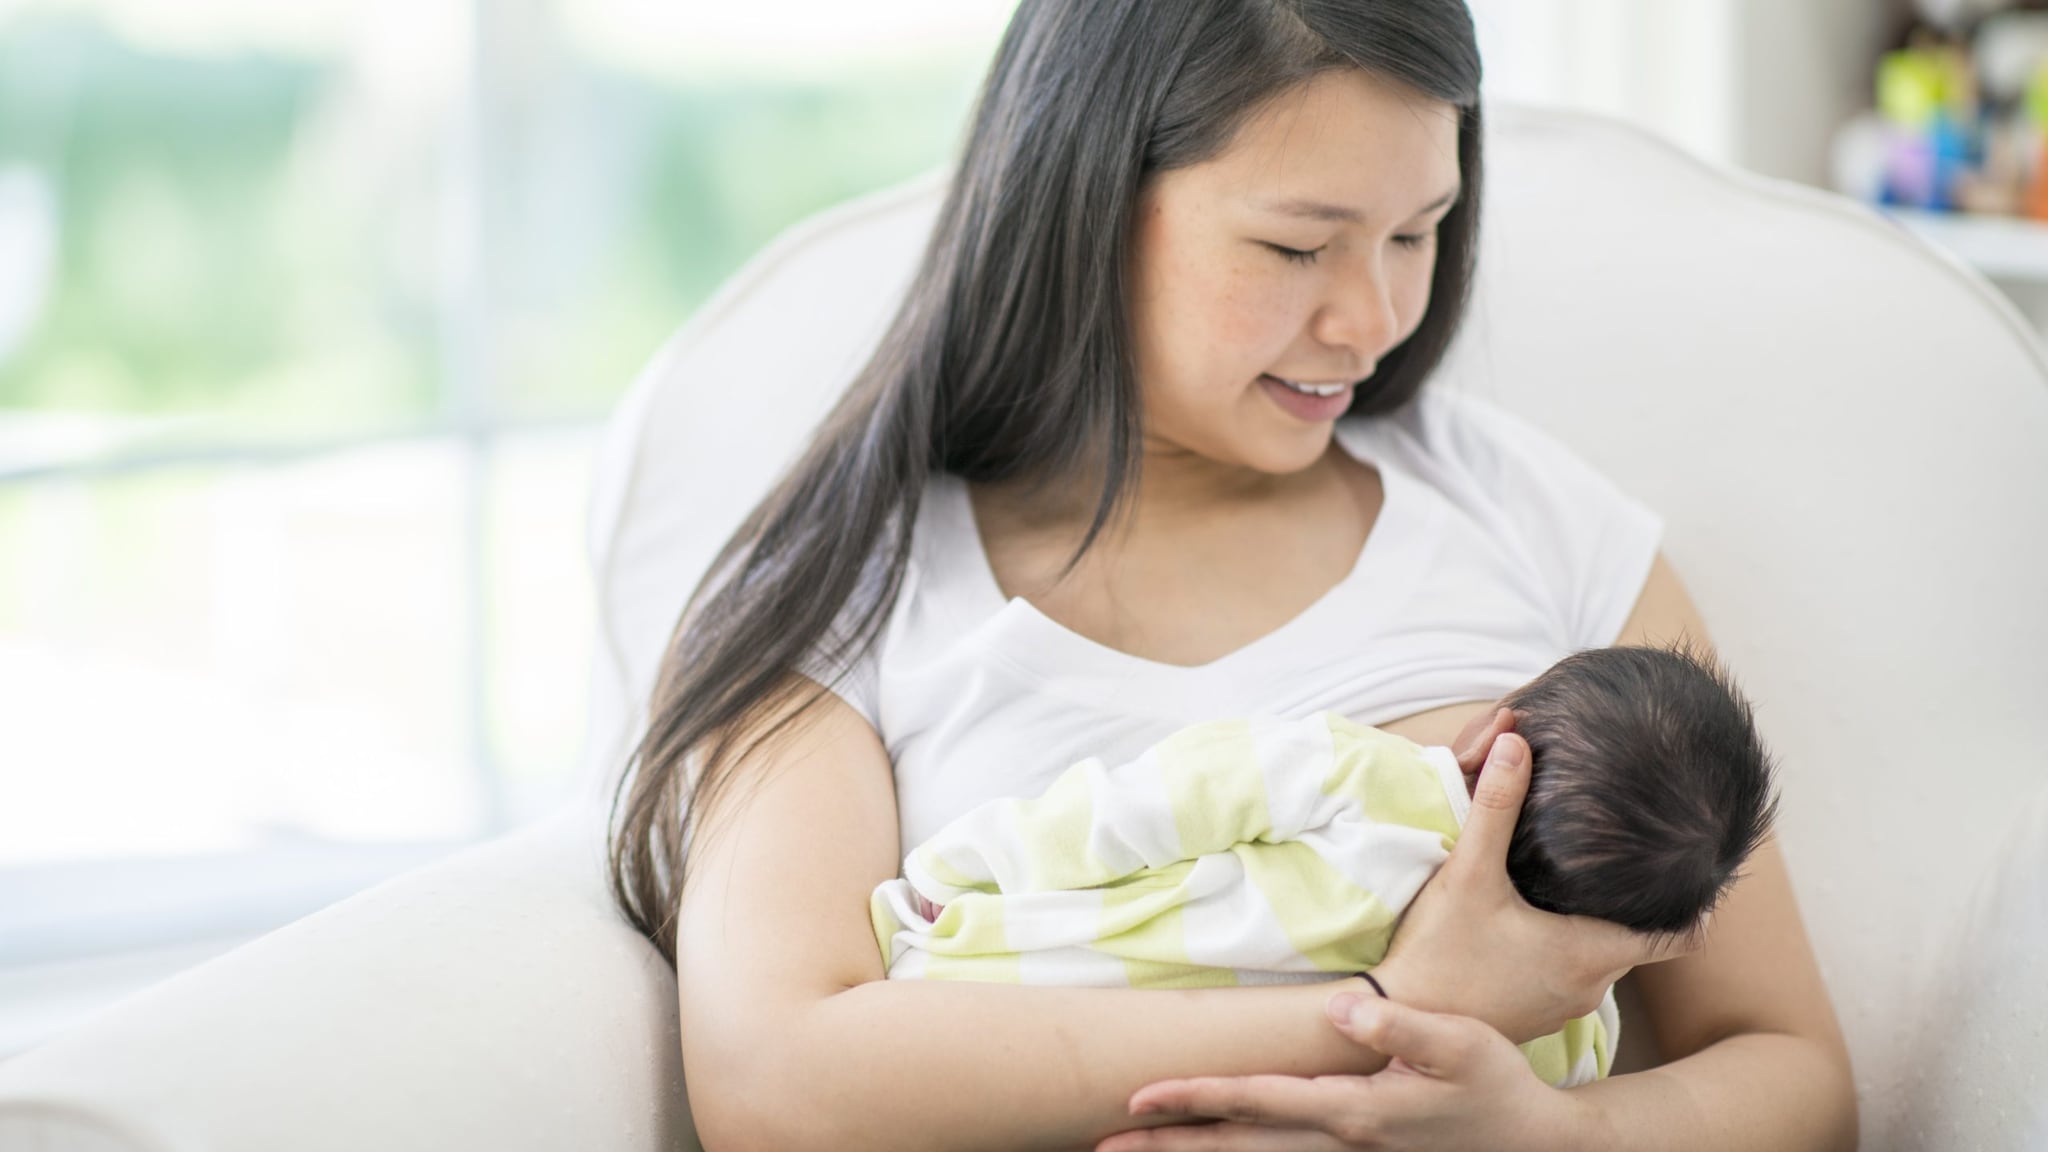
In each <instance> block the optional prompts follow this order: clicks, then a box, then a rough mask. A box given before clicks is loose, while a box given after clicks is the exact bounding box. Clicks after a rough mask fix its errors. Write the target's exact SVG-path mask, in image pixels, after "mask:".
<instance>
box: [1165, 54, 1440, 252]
mask: <svg viewBox="0 0 2048 1152" xmlns="http://www.w3.org/2000/svg"><path fill="white" fill-rule="evenodd" d="M1458 121H1459V117H1458V109H1457V108H1456V107H1455V106H1454V105H1451V104H1448V103H1444V102H1442V101H1437V100H1431V99H1429V98H1427V97H1424V96H1421V95H1419V94H1417V93H1415V92H1413V91H1412V90H1410V89H1407V88H1404V87H1401V86H1399V85H1396V84H1394V83H1392V82H1390V81H1386V80H1383V79H1380V78H1378V77H1375V76H1373V75H1371V74H1369V73H1366V72H1363V71H1359V70H1356V69H1346V70H1342V71H1336V72H1327V73H1323V74H1322V75H1319V76H1317V77H1315V78H1313V79H1311V80H1308V81H1306V82H1304V83H1302V84H1299V85H1297V86H1295V87H1294V88H1291V89H1289V90H1288V91H1286V92H1284V93H1282V94H1280V95H1279V96H1277V97H1275V98H1274V99H1272V100H1271V101H1269V102H1267V104H1266V105H1265V106H1264V107H1262V108H1261V109H1259V110H1258V111H1257V112H1255V113H1254V114H1253V115H1251V116H1250V117H1248V118H1247V119H1246V121H1245V123H1244V124H1243V126H1242V127H1240V128H1239V130H1238V132H1237V134H1236V136H1235V137H1233V138H1232V140H1231V142H1230V145H1229V146H1228V147H1226V148H1225V149H1224V150H1223V151H1222V152H1221V153H1219V154H1218V155H1216V156H1214V157H1212V158H1211V159H1210V160H1208V161H1206V162H1204V163H1202V164H1197V165H1194V166H1192V167H1190V168H1187V169H1182V170H1181V174H1185V176H1186V177H1188V178H1189V180H1188V183H1191V184H1197V185H1201V186H1205V191H1206V192H1207V193H1208V196H1210V197H1220V198H1222V199H1226V200H1229V201H1231V202H1234V203H1236V204H1239V205H1242V206H1245V207H1249V208H1252V209H1254V210H1257V211H1273V212H1277V213H1279V214H1293V215H1306V216H1311V217H1319V218H1344V217H1346V216H1355V217H1358V218H1361V219H1362V220H1364V221H1365V222H1372V221H1375V220H1379V221H1381V222H1388V223H1391V222H1398V221H1400V220H1405V219H1407V218H1409V217H1411V216H1413V215H1416V214H1418V213H1421V212H1423V211H1426V210H1428V209H1429V208H1430V207H1432V206H1433V205H1434V203H1435V202H1436V201H1438V200H1439V199H1441V197H1443V196H1444V195H1445V194H1447V193H1454V192H1455V191H1456V190H1457V187H1458ZM1205 198H1208V197H1205Z"/></svg>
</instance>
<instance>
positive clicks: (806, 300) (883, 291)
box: [0, 109, 2048, 1152]
mask: <svg viewBox="0 0 2048 1152" xmlns="http://www.w3.org/2000/svg"><path fill="white" fill-rule="evenodd" d="M1491 133H1492V139H1491V144H1490V151H1489V162H1490V165H1491V171H1490V172H1489V174H1488V186H1487V206H1486V214H1487V221H1486V229H1487V240H1486V247H1485V251H1484V255H1483V271H1482V274H1481V277H1480V281H1479V287H1478V295H1477V301H1476V306H1475V310H1474V314H1473V318H1472V323H1471V324H1470V326H1469V328H1468V329H1467V330H1466V332H1465V333H1464V335H1463V337H1462V339H1461V342H1460V344H1459V346H1458V348H1457V349H1456V351H1455V353H1454V355H1453V357H1452V359H1451V361H1450V362H1449V364H1447V366H1446V368H1445V371H1444V372H1443V375H1442V378H1441V379H1440V380H1439V381H1437V382H1435V383H1434V384H1433V385H1432V386H1434V387H1447V388H1464V389H1471V390H1473V391H1475V392H1478V393H1481V394H1484V395H1487V396H1490V397H1492V398H1495V399H1497V400H1498V401H1499V402H1501V403H1503V404H1505V405H1507V406H1508V407H1510V408H1512V409H1515V410H1517V411H1519V412H1520V413H1522V414H1523V415H1525V416H1527V417H1528V418H1530V419H1532V420H1533V421H1535V422H1536V423H1537V424H1539V425H1541V426H1543V427H1545V428H1547V429H1549V430H1550V431H1551V432H1553V433H1554V434H1556V435H1557V436H1559V437H1561V438H1562V439H1563V440H1564V441H1566V442H1567V443H1569V444H1571V445H1573V446H1574V447H1575V448H1577V449H1578V450H1579V451H1580V452H1581V453H1583V454H1584V455H1585V456H1586V457H1587V458H1588V459H1589V460H1590V461H1591V462H1592V463H1594V464H1595V465H1597V466H1598V467H1599V468H1601V469H1602V470H1604V471H1605V472H1606V473H1607V474H1609V475H1610V476H1612V477H1614V478H1615V479H1616V480H1617V481H1619V482H1620V483H1621V484H1622V485H1623V486H1625V487H1626V488H1628V489H1630V490H1631V491H1633V492H1634V493H1636V494H1637V495H1638V496H1640V497H1641V498H1642V499H1644V500H1645V501H1647V502H1648V503H1649V504H1651V505H1652V506H1654V507H1656V508H1658V509H1659V510H1660V511H1661V512H1662V513H1663V514H1664V515H1665V517H1666V519H1667V522H1668V525H1669V537H1668V540H1667V550H1668V552H1669V554H1670V555H1671V556H1672V557H1673V559H1674V560H1675V562H1676V563H1677V565H1678V567H1679V568H1680V570H1681V571H1682V572H1683V573H1684V574H1685V576H1686V577H1687V579H1688V581H1689V583H1690V585H1691V588H1692V591H1693V593H1694V595H1695V597H1696V598H1697V600H1698V602H1699V604H1700V606H1701V608H1702V609H1703V610H1704V612H1705V614H1706V617H1707V619H1708V621H1709V622H1710V623H1711V625H1712V626H1713V628H1714V631H1715V633H1716V635H1717V637H1718V639H1719V641H1720V643H1721V646H1722V648H1723V650H1724V652H1725V654H1726V655H1727V656H1728V657H1729V658H1730V660H1731V661H1732V663H1733V665H1734V667H1735V668H1736V669H1737V670H1738V672H1739V673H1740V674H1741V676H1742V678H1743V680H1744V682H1745V684H1746V685H1747V686H1748V688H1749V690H1750V691H1751V693H1752V694H1753V695H1754V697H1755V698H1756V700H1757V703H1758V707H1759V712H1760V716H1761V720H1762V724H1763V726H1764V728H1765V731H1766V733H1767V735H1768V736H1769V738H1770V740H1771V742H1772V743H1773V745H1774V746H1775V747H1776V749H1777V750H1778V752H1779V753H1780V756H1781V758H1782V760H1783V762H1784V766H1785V801H1784V818H1783V826H1782V828H1783V839H1784V843H1785V850H1786V853H1787V855H1788V857H1789V859H1790V861H1791V865H1792V868H1793V870H1794V875H1795V879H1796V881H1797V884H1798V888H1799V895H1800V898H1801V901H1802V905H1803V909H1804V912H1805V916H1806V920H1807V924H1808V926H1809V927H1810V929H1811V932H1812V935H1813V937H1814V943H1815V947H1816V949H1817V950H1818V952H1819V955H1820V960H1821V963H1822V965H1823V967H1824V968H1825V970H1826V973H1827V977H1828V980H1829V983H1830V986H1831V988H1832V991H1833V995H1834V998H1835V1002H1836V1006H1837V1008H1838V1010H1839V1012H1840V1013H1841V1017H1842V1020H1843V1023H1844V1026H1845V1027H1846V1028H1847V1030H1848V1035H1849V1040H1850V1044H1851V1047H1852V1049H1853V1051H1854V1057H1855V1061H1856V1073H1857V1083H1858V1087H1859V1091H1860V1094H1861V1099H1862V1116H1863V1133H1864V1136H1863V1146H1864V1147H1865V1148H1870V1149H1922V1148H1964V1147H1973V1148H1994V1149H2012V1148H2021V1147H2035V1148H2040V1147H2043V1146H2048V1115H2044V1112H2043V1105H2042V1101H2043V1100H2044V1099H2048V1085H2044V1083H2043V1081H2042V1077H2043V1076H2044V1075H2048V1072H2044V1070H2048V988H2044V987H2043V985H2042V983H2041V981H2040V980H2039V976H2038V972H2037V971H2035V970H2034V964H2035V962H2037V961H2038V959H2039V958H2040V957H2041V956H2043V955H2044V954H2048V792H2044V788H2048V783H2044V780H2048V741H2044V739H2043V736H2042V733H2041V732H2040V731H2039V729H2038V728H2037V727H2036V726H2035V721H2036V720H2037V718H2038V717H2040V716H2041V715H2042V710H2041V701H2043V700H2044V699H2048V660H2044V658H2043V653H2048V595H2044V594H2043V593H2044V589H2048V578H2044V575H2043V573H2044V572H2048V364H2044V360H2043V356H2042V352H2041V350H2040V348H2039V347H2038V346H2037V345H2036V343H2035V342H2034V339H2033V336H2032V334H2031V333H2030V332H2029V331H2028V330H2027V329H2026V328H2025V327H2024V326H2023V325H2022V324H2021V322H2020V321H2019V319H2018V318H2017V316H2016V315H2015V314H2014V313H2013V312H2012V310H2011V309H2010V308H2008V307H2007V306H2005V304H2004V303H2003V302H2002V301H2000V300H1999V299H1998V298H1997V297H1995V296H1994V295H1993V294H1992V293H1991V291H1990V290H1989V289H1988V288H1987V287H1986V286H1985V285H1984V283H1983V282H1982V281H1981V280H1980V279H1979V278H1977V277H1975V276H1974V275H1972V274H1970V273H1968V272H1966V271H1965V270H1963V269H1962V268H1960V267H1959V266H1957V265H1956V264H1954V263H1953V262H1951V261H1949V260H1946V259H1944V258H1943V257H1941V256H1938V255H1936V254H1934V253H1932V252H1930V251H1929V250H1927V249H1926V248H1924V247H1922V246H1921V245H1920V244H1919V243H1917V242H1916V241H1914V240H1912V239H1911V238H1909V237H1908V236H1906V235H1905V234H1904V233H1903V232H1901V231H1899V230H1898V229H1896V228H1894V227H1892V226H1891V225H1889V224H1888V223H1886V222H1885V221H1884V220H1882V219H1881V218H1879V217H1877V216H1876V215H1874V214H1872V213H1870V212H1868V211H1866V210H1864V209H1862V208H1859V207H1857V206H1855V205H1852V204H1849V203H1847V202H1844V201H1842V200H1839V199H1836V198H1833V197H1830V196H1827V195H1824V194H1821V193H1817V192H1813V191H1809V190H1806V189H1803V188H1798V187H1793V186H1789V185H1784V184H1779V183H1773V182H1769V181H1764V180H1759V179H1754V178H1750V177H1746V176H1739V175H1734V174H1730V173H1726V172H1721V171H1717V170H1713V169H1710V168H1707V167H1704V166H1702V165H1701V164H1699V163H1697V162H1695V161H1693V160H1691V159H1689V158H1687V157H1685V156H1683V155H1681V154H1679V153H1677V152H1676V151H1674V150H1673V149H1671V148H1669V147H1667V146H1665V145H1664V144H1661V143H1659V142H1657V141H1655V140H1652V139H1648V138H1646V137H1644V136H1641V135H1639V134H1636V133H1634V132H1633V131H1630V130H1627V129H1624V128H1621V127H1619V126H1616V125H1613V124H1609V123H1605V122H1600V121H1595V120H1591V119H1587V118H1584V117H1579V116H1573V115H1563V114H1557V113H1543V112H1533V111H1526V110H1512V109H1510V110H1505V111H1501V112H1498V113H1497V114H1496V115H1495V117H1494V124H1493V127H1492V129H1491ZM936 196H937V185H936V184H934V183H932V182H930V181H926V182H922V183H919V184H917V185H915V186H911V187H908V188H905V189H902V190H899V191H896V192H892V193H887V194H884V195H881V196H878V197H875V198H873V199H870V200H866V201H863V202H860V203H858V204H855V205H851V206H848V207H846V208H842V209H840V210H838V211H835V212H832V213H828V214H827V215H825V216H824V217H821V218H819V219H818V220H815V221H813V222H811V223H809V224H807V225H805V226H804V227H802V228H799V229H797V230H796V231H795V232H793V233H792V234H791V235H790V236H788V237H786V238H785V239H783V240H782V241H781V242H779V243H778V244H776V245H775V246H774V247H773V248H772V249H771V250H769V251H768V252H767V253H765V254H764V255H762V256H761V257H760V258H758V259H757V260H756V261H755V262H754V263H753V265H752V266H750V267H749V268H748V270H747V271H746V272H744V273H742V274H741V275H740V276H739V277H737V278H736V279H735V280H734V282H733V283H732V284H731V285H729V286H728V287H727V289H726V290H725V292H724V293H723V294H722V295H721V296H720V297H719V298H718V299H717V301H716V302H715V303H713V304H711V305H709V306H707V307H706V308H705V309H704V310H703V311H702V312H701V313H700V314H699V316H698V317H697V319H696V320H695V321H693V322H692V323H691V324H690V325H689V326H688V327H687V328H685V329H684V331H683V332H682V333H681V334H679V335H678V336H677V337H676V338H675V339H674V340H672V341H671V342H670V344H669V345H668V347H667V348H666V349H664V350H663V352H662V353H661V354H660V356H659V357H658V358H657V360H656V361H655V362H654V364H653V365H652V367H651V368H650V369H649V370H648V371H647V373H646V374H645V375H644V376H643V377H642V378H641V379H640V381H639V382H638V383H637V384H636V385H635V386H634V387H633V389H632V392H631V394H630V395H629V396H628V398H627V399H626V401H625V402H624V404H623V405H622V406H621V408H620V411H619V414H618V416H617V418H616V419H615V421H614V423H613V426H612V430H611V435H610V437H609V439H608V442H607V444H606V446H605V448H604V451H603V454H602V459H601V461H600V483H599V486H598V495H597V499H596V504H595V510H596V515H595V517H594V528H593V533H592V541H591V545H592V546H591V553H592V560H593V563H594V564H595V567H596V576H597V580H598V586H599V592H600V602H601V605H602V609H603V611H602V619H603V632H604V634H603V642H602V644H601V646H600V648H601V656H600V659H599V667H598V668H597V671H596V679H597V686H598V692H597V694H596V695H597V704H596V711H595V714H594V716H593V725H592V727H593V732H594V738H593V742H592V752H591V754H590V761H591V769H592V772H593V775H598V774H602V773H603V772H607V771H609V769H610V768H611V767H612V766H613V765H614V764H615V763H616V762H617V761H618V760H619V759H620V758H621V757H622V756H623V754H624V750H625V749H626V747H627V745H628V741H629V739H630V735H631V733H632V732H633V731H634V730H635V729H636V727H637V725H638V723H639V722H640V719H639V718H640V716H641V710H640V706H641V703H642V701H643V700H644V699H645V697H646V695H647V693H648V689H649V685H650V683H651V681H652V677H653V672H654V668H655V665H656V662H657V660H658V658H659V655H660V653H661V650H662V647H663V645H664V644H665V642H666V640H667V637H668V634H669V631H670V628H671V627H672V625H673V623H674V619H675V616H676V614H677V611H678V609H679V607H680V605H681V603H682V600H683V597H684V596H685V595H686V593H687V592H688V590H689V588H690V587H691V585H692V584H693V582H694V580H695V578H696V576H697V574H698V572H699V570H700V569H701V568H702V567H703V566H704V565H705V564H706V563H707V561H708V558H709V556H710V555H711V552H712V550H713V549H714V548H715V547H716V546H717V545H718V543H719V542H720V541H721V540H722V539H723V538H724V537H725V535H726V534H727V533H728V532H729V531H730V530H731V529H732V528H733V527H734V526H735V525H736V524H737V523H738V521H739V519H740V517H741V516H742V514H743V513H744V511H745V510H746V508H747V507H748V505H749V504H750V503H751V501H752V500H753V499H754V498H755V497H756V495H757V494H759V493H760V492H761V491H762V490H763V489H764V488H765V487H766V485H767V484H768V482H769V479H770V477H771V476H773V475H774V474H775V473H776V472H777V471H778V470H779V469H780V468H781V467H782V466H783V465H784V464H785V462H787V461H788V460H789V459H790V458H791V457H792V456H793V454H794V452H795V451H796V447H797V445H798V442H799V441H800V439H801V438H802V436H803V434H804V433H805V432H806V430H807V428H808V427H809V426H810V424H811V423H812V422H813V421H814V420H815V418H816V416H817V415H818V414H819V413H821V412H822V411H823V409H824V408H825V406H826V405H827V403H828V402H829V401H830V399H831V397H832V396H833V395H834V393H836V391H837V390H838V389H839V388H840V387H841V385H842V384H843V383H844V382H845V380H846V379H847V378H848V377H849V375H850V374H851V372H852V371H853V369H854V367H855V366H856V364H857V362H858V361H859V360H860V358H861V355H862V352H863V350H864V349H865V348H866V347H867V345H868V343H869V342H870V341H871V340H872V339H873V338H874V335H875V334H876V331H877V329H878V327H879V325H880V324H881V323H882V322H883V320H884V318H885V314H886V312H887V311H888V310H889V308H890V306H891V303H892V302H893V300H894V299H895V298H896V296H897V295H898V294H899V293H900V291H901V288H902V285H903V284H904V283H905V281H906V279H907V277H908V275H909V269H910V264H911V262H912V260H913V259H914V257H915V255H916V252H917V249H918V247H919V244H920V241H921V239H922V237H923V235H924V234H925V232H926V230H927V229H928V227H929V224H930V220H931V217H932V215H933V212H934V211H935V208H936ZM599 827H600V820H599V818H598V817H597V816H595V815H594V814H593V812H592V811H589V810H585V811H579V812H576V813H571V814H567V815H565V816H563V817H561V818H560V819H558V820H556V821H555V822H553V823H552V824H550V825H547V826H544V827H542V828H539V829H535V830H532V831H530V832H527V833H524V834H522V835H519V836H516V837H513V838H511V839H509V840H506V841H504V842H501V843H498V844H494V845H490V846H486V847H484V848H481V849H478V850H476V851H474V852H472V853H470V854H468V855H466V856H463V857H460V858H458V859H456V860H454V861H451V862H448V863H445V864H442V865H438V866H435V867H432V868H428V869H425V870H423V871H421V872H418V873H415V874H413V875H411V876H409V877H405V878H402V879H400V880H397V881H394V882H392V883H390V884H387V885H385V886H383V887H381V888H378V889H375V890H373V891H371V892H368V893H366V894H364V895H362V896H359V897H357V898H355V899H353V900H349V901H346V902H344V903H342V904H340V905H338V906H336V907H334V908H332V909H329V910H327V911H325V912H322V913H320V914H318V915H316V916H313V917H311V918H309V919H307V920H305V921H303V922H301V923H299V924H297V925H294V926H292V927H290V928H287V929H285V930H283V931H281V932H279V933H277V934H275V935H273V936H271V937H269V938H266V939H264V940H262V941H259V942H257V943H255V944H252V945H250V946H248V947H246V948H243V949H241V950H240V951H237V952H235V953H232V954H230V955H228V956H226V957H224V958H222V959H220V960H218V961H215V962H213V963H211V964H208V965H205V966H203V967H201V968H199V969H197V970H195V971H193V972H190V973H188V974H186V975H184V976H181V977H179V978H177V979H174V980H172V981H170V982H168V983H167V984H165V985H163V986H161V987H159V988H157V989H155V990H152V991H150V992H146V993H144V994H142V995H140V996H138V997H136V998H134V999H133V1000H131V1001H129V1002H127V1003H126V1004H124V1005H121V1006H118V1007H116V1008H114V1009H112V1010H110V1011H109V1012H107V1013H106V1014H104V1015H103V1016H101V1017H99V1018H97V1019H96V1020H94V1021H92V1022H90V1023H88V1024H86V1025H84V1026H82V1027H80V1028H78V1029H76V1030H75V1031H73V1032H71V1033H69V1034H67V1035H65V1036H62V1037H60V1038H58V1039H57V1040H55V1041H53V1042H51V1043H50V1044H48V1045H46V1046H44V1047H43V1048H41V1049H39V1050H37V1051H35V1052H31V1053H29V1054H27V1055H24V1056H22V1057H19V1058H17V1059H15V1060H14V1061H11V1062H9V1063H8V1064H6V1065H0V1147H4V1148H7V1149H13V1148H36V1149H51V1150H57V1149H67V1150H68V1149H164V1150H169V1149H223V1150H235V1152H241V1150H249V1152H255V1150H259V1149H260V1150H266V1152H267V1150H269V1149H274V1148H281V1147H291V1148H299V1149H327V1148H333V1149H342V1148H372V1147H374V1148H383V1149H409V1148H419V1149H429V1148H432V1149H442V1148H468V1147H478V1148H482V1147H490V1148H496V1149H526V1148H532V1149H544V1148H545V1149H554V1148H570V1147H573V1148H582V1149H604V1150H616V1152H639V1150H643V1149H646V1150H653V1149H666V1148H675V1147H688V1146H690V1145H691V1144H693V1143H694V1141H693V1140H692V1138H691V1136H690V1133H689V1128H688V1122H687V1111H686V1107H685V1105H684V1103H683V1100H682V1095H681V1068H680V1060H679V1056H678V1049H677V1032H676V1023H675V1003H674V986H673V982H672V977H671V975H670V973H669V972H668V970H667V969H666V968H665V967H664V966H663V965H662V964H661V962H660V961H659V960H658V959H657V958H656V957H655V955H654V953H653V952H652V951H651V949H649V948H648V947H647V946H646V945H645V944H644V943H642V942H640V941H639V940H638V938H637V937H636V936H634V935H633V933H632V932H631V931H630V930H629V929H628V928H627V927H625V925H624V924H623V922H622V921H621V920H620V919H619V918H618V917H617V916H616V914H615V913H613V912H612V911H611V909H610V906H609V904H608V897H607V895H606V892H605V889H604V886H603V881H602V870H601V855H602V854H601V849H600V833H599Z"/></svg>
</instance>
